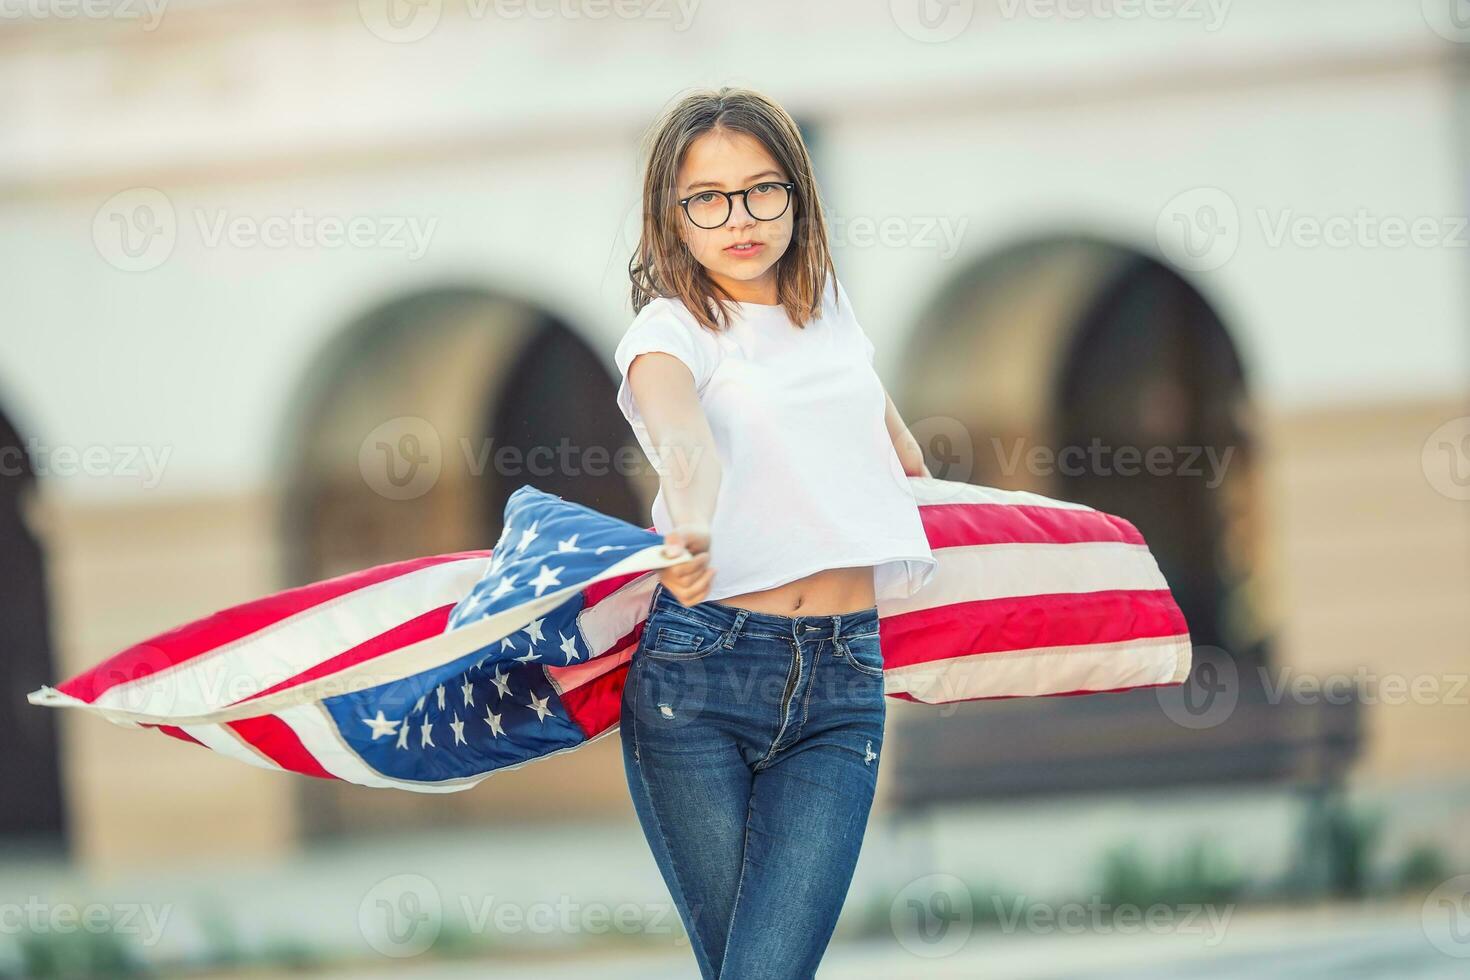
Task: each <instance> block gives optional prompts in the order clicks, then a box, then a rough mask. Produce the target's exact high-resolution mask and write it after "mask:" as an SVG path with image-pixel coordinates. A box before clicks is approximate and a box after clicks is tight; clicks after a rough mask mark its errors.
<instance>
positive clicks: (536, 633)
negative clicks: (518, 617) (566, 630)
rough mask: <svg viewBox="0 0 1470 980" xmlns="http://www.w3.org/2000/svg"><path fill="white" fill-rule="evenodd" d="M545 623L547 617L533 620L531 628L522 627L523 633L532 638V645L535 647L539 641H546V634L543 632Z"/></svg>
mask: <svg viewBox="0 0 1470 980" xmlns="http://www.w3.org/2000/svg"><path fill="white" fill-rule="evenodd" d="M544 622H546V617H545V616H542V617H541V618H540V619H533V620H531V623H530V625H529V626H525V627H522V628H521V632H522V633H525V634H526V635H527V636H529V637H530V638H531V645H532V646H535V645H536V641H537V640H544V639H546V634H545V633H542V632H541V624H542V623H544Z"/></svg>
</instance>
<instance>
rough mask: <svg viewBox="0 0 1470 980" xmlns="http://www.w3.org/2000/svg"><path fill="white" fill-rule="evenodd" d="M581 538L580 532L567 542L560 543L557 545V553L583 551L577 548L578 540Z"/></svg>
mask: <svg viewBox="0 0 1470 980" xmlns="http://www.w3.org/2000/svg"><path fill="white" fill-rule="evenodd" d="M579 536H580V532H579V534H574V535H572V536H571V537H569V538H567V539H566V540H565V541H558V542H557V543H556V550H557V551H581V550H582V549H581V548H578V547H577V538H578V537H579Z"/></svg>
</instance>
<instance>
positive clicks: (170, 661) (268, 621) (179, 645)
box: [58, 550, 490, 704]
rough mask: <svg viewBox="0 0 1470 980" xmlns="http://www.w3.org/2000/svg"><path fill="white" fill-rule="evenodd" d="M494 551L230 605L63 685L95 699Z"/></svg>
mask: <svg viewBox="0 0 1470 980" xmlns="http://www.w3.org/2000/svg"><path fill="white" fill-rule="evenodd" d="M489 555H490V552H489V551H485V550H480V551H459V552H453V553H451V554H445V555H428V556H426V557H423V558H412V559H409V560H407V561H399V562H390V563H388V564H385V565H377V566H375V567H373V568H367V569H363V570H361V571H356V572H348V573H347V574H345V575H339V576H337V577H336V578H330V579H325V580H323V581H321V582H312V583H310V584H308V585H301V586H297V587H295V588H291V589H286V590H284V591H282V592H277V593H274V594H272V595H268V596H265V597H264V598H261V599H255V600H252V601H250V602H246V603H242V604H240V605H238V606H231V607H229V608H227V609H222V610H219V611H218V612H215V613H212V614H210V615H208V616H206V617H204V618H203V619H197V620H194V621H193V622H190V623H185V624H184V625H182V626H178V627H175V628H174V629H171V630H168V631H167V632H164V633H159V634H158V635H157V636H154V637H150V638H149V639H147V640H144V641H143V642H142V643H138V644H136V645H134V646H131V647H128V648H127V649H126V650H123V651H122V652H121V653H118V654H116V655H114V656H112V657H109V658H108V659H106V660H104V661H103V662H102V663H100V664H98V665H97V666H96V667H93V668H92V669H91V670H88V671H86V672H84V673H81V674H78V675H77V676H76V677H73V678H72V679H70V680H68V681H66V682H65V683H63V684H61V685H60V686H59V687H58V690H60V691H63V692H65V693H66V694H69V695H71V696H72V697H74V698H77V699H78V700H81V701H86V702H87V703H89V704H90V703H92V702H93V701H96V700H97V698H99V697H101V695H102V694H103V693H104V692H105V691H107V690H109V689H111V688H113V687H116V686H117V685H119V684H124V683H127V682H129V681H136V680H141V679H142V678H144V677H150V676H152V675H153V674H155V673H158V672H159V671H161V670H165V669H167V668H170V667H173V666H175V665H177V664H181V663H185V662H187V661H189V660H192V659H193V658H195V657H198V656H200V655H201V654H205V653H208V652H209V651H211V650H214V649H216V648H218V647H221V646H224V645H225V644H227V643H233V642H235V641H236V640H240V639H242V638H244V637H247V636H249V635H251V634H252V633H256V632H259V631H260V630H263V629H266V628H267V627H269V626H273V625H275V624H276V623H279V622H282V621H283V620H286V619H289V618H290V617H292V616H295V615H298V614H299V613H301V612H303V611H304V610H308V609H311V608H312V607H314V606H319V605H321V604H322V603H325V602H329V601H331V600H333V599H336V598H338V597H340V596H344V595H347V594H348V593H351V592H355V591H357V590H359V589H364V588H367V587H368V586H371V585H376V584H378V583H380V582H385V581H387V580H389V579H393V578H398V577H400V576H403V575H407V574H410V573H412V572H416V571H418V570H420V569H423V568H431V567H433V566H435V565H442V564H445V563H447V562H453V561H461V560H464V559H467V558H485V557H488V556H489Z"/></svg>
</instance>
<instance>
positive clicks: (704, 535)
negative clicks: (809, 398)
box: [628, 351, 724, 605]
mask: <svg viewBox="0 0 1470 980" xmlns="http://www.w3.org/2000/svg"><path fill="white" fill-rule="evenodd" d="M628 389H629V391H630V392H631V393H632V396H633V400H634V401H635V402H637V403H638V412H639V414H641V415H642V416H643V423H644V425H646V426H647V427H648V438H649V441H650V442H651V443H652V444H653V448H654V451H655V452H656V453H657V454H658V458H659V461H658V466H657V470H658V475H659V487H660V488H661V489H662V490H663V494H664V503H665V504H666V505H667V506H668V508H669V518H670V519H671V520H672V521H673V523H674V527H673V529H672V531H671V532H670V534H668V535H665V540H666V541H667V540H668V539H669V538H671V537H677V539H678V541H679V542H680V543H681V544H683V545H684V547H685V548H686V549H687V550H688V551H689V552H690V553H692V554H694V555H695V556H696V559H695V561H693V562H688V563H685V564H682V565H675V566H673V567H671V568H666V569H664V570H663V572H662V573H661V580H662V582H663V584H664V587H665V588H667V589H669V591H671V592H673V593H674V595H675V597H677V598H678V599H679V601H680V602H682V603H684V604H685V605H692V604H693V603H696V602H700V601H702V599H703V596H704V595H705V594H706V593H707V592H708V591H709V586H710V584H711V582H712V581H713V580H714V569H712V568H709V554H708V552H709V545H710V540H709V534H710V524H711V523H712V522H713V520H714V515H715V501H716V500H717V499H718V498H719V495H720V482H721V480H722V479H723V478H724V472H723V469H722V467H721V466H720V456H719V453H718V452H716V450H715V437H714V433H713V432H712V431H711V430H710V425H709V419H708V418H706V417H705V414H704V406H702V405H701V404H700V403H699V395H698V393H697V392H696V391H695V388H694V375H693V373H692V372H691V371H690V370H689V367H688V365H686V364H685V363H684V362H683V361H681V360H680V359H679V358H677V357H675V356H674V355H672V354H669V353H665V352H664V351H646V352H644V353H642V354H639V355H638V356H637V357H635V358H633V360H632V363H630V364H629V365H628Z"/></svg>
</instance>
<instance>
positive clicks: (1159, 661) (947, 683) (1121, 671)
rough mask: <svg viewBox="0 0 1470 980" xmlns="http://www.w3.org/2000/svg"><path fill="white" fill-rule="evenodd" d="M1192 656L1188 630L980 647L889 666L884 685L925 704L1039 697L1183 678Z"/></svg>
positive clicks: (1107, 689) (1104, 689)
mask: <svg viewBox="0 0 1470 980" xmlns="http://www.w3.org/2000/svg"><path fill="white" fill-rule="evenodd" d="M1190 657H1191V648H1190V642H1189V637H1188V635H1187V634H1185V635H1182V636H1165V637H1157V638H1151V639H1143V640H1124V641H1121V642H1117V643H1093V644H1088V645H1086V646H1064V647H1040V648H1037V649H1034V650H1014V651H1010V652H1007V653H980V654H971V655H969V656H962V657H952V658H950V659H948V660H938V661H933V662H931V663H922V664H910V665H909V666H907V667H889V668H888V669H887V670H885V671H884V674H883V690H884V693H885V694H900V693H901V694H908V695H910V696H911V697H914V698H916V699H917V700H919V701H922V702H924V703H925V704H945V703H947V702H950V701H960V700H964V699H966V698H979V697H985V698H994V697H1036V696H1039V695H1046V694H1065V693H1067V692H1069V691H1110V690H1113V689H1114V688H1120V687H1142V686H1144V685H1148V684H1179V683H1182V682H1183V681H1184V679H1185V678H1186V677H1187V676H1189V666H1190Z"/></svg>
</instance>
